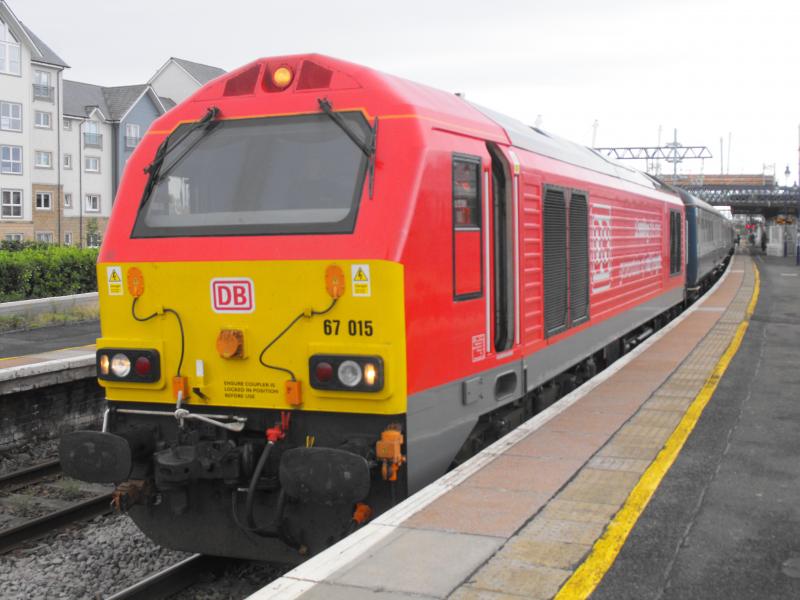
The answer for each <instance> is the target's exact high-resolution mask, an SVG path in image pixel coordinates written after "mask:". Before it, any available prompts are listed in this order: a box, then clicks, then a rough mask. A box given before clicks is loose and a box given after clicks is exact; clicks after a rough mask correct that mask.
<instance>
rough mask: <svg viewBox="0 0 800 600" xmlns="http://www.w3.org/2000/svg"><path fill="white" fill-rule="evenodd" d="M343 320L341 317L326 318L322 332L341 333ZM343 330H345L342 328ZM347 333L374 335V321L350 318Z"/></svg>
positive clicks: (328, 333)
mask: <svg viewBox="0 0 800 600" xmlns="http://www.w3.org/2000/svg"><path fill="white" fill-rule="evenodd" d="M341 325H342V322H341V321H340V320H339V319H325V320H324V321H323V322H322V333H324V334H325V335H339V330H340V329H342V327H341ZM342 332H344V330H343V329H342ZM347 334H348V335H351V336H354V337H356V336H361V337H372V334H373V329H372V321H371V320H369V321H361V320H355V319H350V320H349V321H347Z"/></svg>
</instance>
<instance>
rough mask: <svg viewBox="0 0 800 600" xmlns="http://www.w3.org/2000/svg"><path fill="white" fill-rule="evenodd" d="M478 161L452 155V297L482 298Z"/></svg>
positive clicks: (459, 298) (479, 162)
mask: <svg viewBox="0 0 800 600" xmlns="http://www.w3.org/2000/svg"><path fill="white" fill-rule="evenodd" d="M480 177H481V159H480V157H477V156H469V155H463V154H456V155H454V156H453V197H452V201H453V207H452V208H453V298H454V299H455V300H469V299H472V298H479V297H481V296H482V295H483V289H482V277H483V267H482V264H481V263H482V258H483V256H482V253H481V252H482V251H481V222H482V219H481V179H480Z"/></svg>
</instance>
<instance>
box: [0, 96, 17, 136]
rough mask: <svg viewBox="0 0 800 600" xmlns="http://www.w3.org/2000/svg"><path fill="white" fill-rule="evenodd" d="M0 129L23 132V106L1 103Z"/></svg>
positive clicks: (14, 103)
mask: <svg viewBox="0 0 800 600" xmlns="http://www.w3.org/2000/svg"><path fill="white" fill-rule="evenodd" d="M0 129H2V130H3V131H22V104H18V103H17V102H0Z"/></svg>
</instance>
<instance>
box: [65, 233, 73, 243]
mask: <svg viewBox="0 0 800 600" xmlns="http://www.w3.org/2000/svg"><path fill="white" fill-rule="evenodd" d="M64 245H65V246H72V232H71V231H67V232H66V233H65V234H64Z"/></svg>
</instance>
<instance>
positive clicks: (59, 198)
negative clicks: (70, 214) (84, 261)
mask: <svg viewBox="0 0 800 600" xmlns="http://www.w3.org/2000/svg"><path fill="white" fill-rule="evenodd" d="M61 74H62V71H58V72H57V73H56V123H55V128H56V163H57V164H58V167H56V202H57V203H58V206H57V210H58V212H57V214H58V245H59V246H61V245H63V244H64V238H63V236H62V235H61V214H62V213H63V212H64V197H63V196H64V192H63V190H62V189H61V165H62V163H63V161H64V159H63V157H62V156H61V129H62V128H63V127H64V116H63V115H62V114H61Z"/></svg>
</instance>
